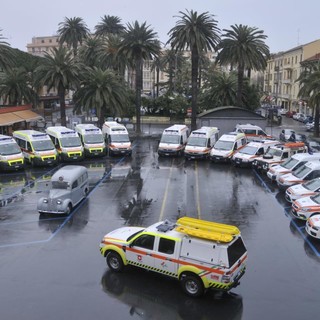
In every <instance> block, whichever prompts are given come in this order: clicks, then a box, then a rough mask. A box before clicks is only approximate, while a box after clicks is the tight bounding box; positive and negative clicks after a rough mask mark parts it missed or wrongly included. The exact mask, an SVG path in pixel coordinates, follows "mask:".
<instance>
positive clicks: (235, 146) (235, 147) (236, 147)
mask: <svg viewBox="0 0 320 320" xmlns="http://www.w3.org/2000/svg"><path fill="white" fill-rule="evenodd" d="M237 149H238V143H237V142H235V143H234V145H233V150H237Z"/></svg>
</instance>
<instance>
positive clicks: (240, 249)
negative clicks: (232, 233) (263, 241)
mask: <svg viewBox="0 0 320 320" xmlns="http://www.w3.org/2000/svg"><path fill="white" fill-rule="evenodd" d="M246 252H247V249H246V247H245V245H244V243H243V241H242V238H238V239H237V240H236V241H235V242H234V243H233V244H232V245H231V246H229V247H228V259H229V268H231V267H232V266H233V265H234V264H235V263H236V262H237V261H238V260H239V259H240V258H241V257H242V256H243V255H244V254H245V253H246Z"/></svg>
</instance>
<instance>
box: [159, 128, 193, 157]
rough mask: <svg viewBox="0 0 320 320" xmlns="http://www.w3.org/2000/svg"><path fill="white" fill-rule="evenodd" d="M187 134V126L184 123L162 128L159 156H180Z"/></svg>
mask: <svg viewBox="0 0 320 320" xmlns="http://www.w3.org/2000/svg"><path fill="white" fill-rule="evenodd" d="M188 135H189V128H188V127H187V126H186V125H184V124H175V125H173V126H171V127H169V128H167V129H164V130H163V133H162V135H161V139H160V143H159V147H158V154H159V156H181V155H182V154H183V152H184V149H185V146H186V144H187V139H188Z"/></svg>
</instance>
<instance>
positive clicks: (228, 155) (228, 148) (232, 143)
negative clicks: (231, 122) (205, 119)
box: [210, 132, 247, 162]
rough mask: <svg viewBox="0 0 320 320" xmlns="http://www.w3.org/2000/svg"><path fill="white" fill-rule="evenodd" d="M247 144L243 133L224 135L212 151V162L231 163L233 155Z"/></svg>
mask: <svg viewBox="0 0 320 320" xmlns="http://www.w3.org/2000/svg"><path fill="white" fill-rule="evenodd" d="M246 144H247V138H246V136H245V134H244V133H243V132H229V133H226V134H223V135H222V136H221V137H220V138H219V140H218V141H217V142H216V143H215V145H214V146H213V148H212V149H211V151H210V160H211V161H214V162H229V161H230V160H231V159H232V157H233V154H234V153H235V152H236V151H238V150H240V149H241V148H243V147H244V146H245V145H246Z"/></svg>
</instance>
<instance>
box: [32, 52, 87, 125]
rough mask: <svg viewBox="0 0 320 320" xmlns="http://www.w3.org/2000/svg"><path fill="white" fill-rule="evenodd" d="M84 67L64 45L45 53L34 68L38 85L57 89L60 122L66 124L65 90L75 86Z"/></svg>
mask: <svg viewBox="0 0 320 320" xmlns="http://www.w3.org/2000/svg"><path fill="white" fill-rule="evenodd" d="M83 69H84V67H83V66H82V65H81V64H80V63H78V62H76V61H75V58H74V57H73V54H72V52H71V51H70V50H68V49H67V48H65V47H59V48H54V49H53V52H52V54H49V53H46V54H45V56H44V59H43V61H42V63H41V65H40V66H39V67H37V69H36V70H35V74H36V76H35V78H36V83H37V85H38V87H41V86H44V85H46V86H47V88H48V91H49V90H50V89H51V88H56V89H57V90H58V96H59V101H60V114H61V124H62V125H63V126H66V105H65V94H66V90H69V89H72V88H74V86H75V87H76V85H77V84H78V82H79V75H80V74H81V71H82V70H83Z"/></svg>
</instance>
